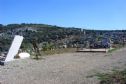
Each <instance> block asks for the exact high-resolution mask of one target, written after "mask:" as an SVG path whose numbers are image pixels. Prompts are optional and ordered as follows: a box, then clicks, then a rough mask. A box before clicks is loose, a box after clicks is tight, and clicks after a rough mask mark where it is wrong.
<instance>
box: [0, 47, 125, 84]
mask: <svg viewBox="0 0 126 84" xmlns="http://www.w3.org/2000/svg"><path fill="white" fill-rule="evenodd" d="M44 58H45V59H44V60H39V61H36V60H32V59H24V60H16V61H13V62H9V63H7V64H6V65H5V66H0V82H1V84H98V80H97V79H96V78H95V77H93V78H87V76H90V75H92V74H94V73H96V72H108V71H111V70H112V69H118V68H119V69H123V68H125V67H124V66H125V65H126V48H123V49H120V50H118V51H116V52H113V53H108V54H106V53H83V52H81V53H66V54H57V55H53V56H46V57H44Z"/></svg>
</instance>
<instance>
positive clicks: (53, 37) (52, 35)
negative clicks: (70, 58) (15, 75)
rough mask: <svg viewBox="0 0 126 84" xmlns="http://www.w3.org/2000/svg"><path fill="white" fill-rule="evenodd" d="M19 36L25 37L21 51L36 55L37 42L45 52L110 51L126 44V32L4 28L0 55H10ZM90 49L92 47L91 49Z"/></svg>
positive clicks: (0, 30) (1, 28)
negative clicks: (64, 50)
mask: <svg viewBox="0 0 126 84" xmlns="http://www.w3.org/2000/svg"><path fill="white" fill-rule="evenodd" d="M15 35H21V36H23V37H24V40H23V44H22V46H21V49H22V50H23V51H28V52H30V53H32V51H33V50H34V49H33V45H32V41H33V40H34V39H35V41H36V43H37V44H38V49H39V50H42V51H49V50H56V49H63V48H77V47H86V48H109V47H111V46H110V44H112V45H118V44H120V45H125V44H126V30H113V31H104V30H102V31H101V30H86V29H81V28H73V27H59V26H55V25H46V24H26V23H22V24H8V25H2V24H0V52H6V51H8V48H9V46H10V44H11V42H12V40H13V38H14V36H15ZM87 45H88V46H87Z"/></svg>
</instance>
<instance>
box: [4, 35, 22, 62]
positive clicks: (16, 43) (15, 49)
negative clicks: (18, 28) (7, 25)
mask: <svg viewBox="0 0 126 84" xmlns="http://www.w3.org/2000/svg"><path fill="white" fill-rule="evenodd" d="M22 41H23V36H19V35H16V36H15V37H14V40H13V42H12V44H11V47H10V49H9V52H8V54H7V56H6V58H5V62H8V61H12V60H14V56H16V54H17V53H18V50H19V48H20V46H21V43H22Z"/></svg>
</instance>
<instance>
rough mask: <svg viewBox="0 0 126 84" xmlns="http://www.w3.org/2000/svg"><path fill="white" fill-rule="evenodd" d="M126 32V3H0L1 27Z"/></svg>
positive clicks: (96, 0)
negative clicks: (19, 25)
mask: <svg viewBox="0 0 126 84" xmlns="http://www.w3.org/2000/svg"><path fill="white" fill-rule="evenodd" d="M12 23H42V24H49V25H57V26H62V27H78V28H84V29H97V30H99V29H100V30H121V29H126V0H0V24H4V25H6V24H12Z"/></svg>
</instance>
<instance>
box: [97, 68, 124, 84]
mask: <svg viewBox="0 0 126 84" xmlns="http://www.w3.org/2000/svg"><path fill="white" fill-rule="evenodd" d="M96 76H97V77H98V79H99V80H100V84H126V69H125V70H122V71H118V70H114V71H113V72H112V73H99V74H97V75H96Z"/></svg>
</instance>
